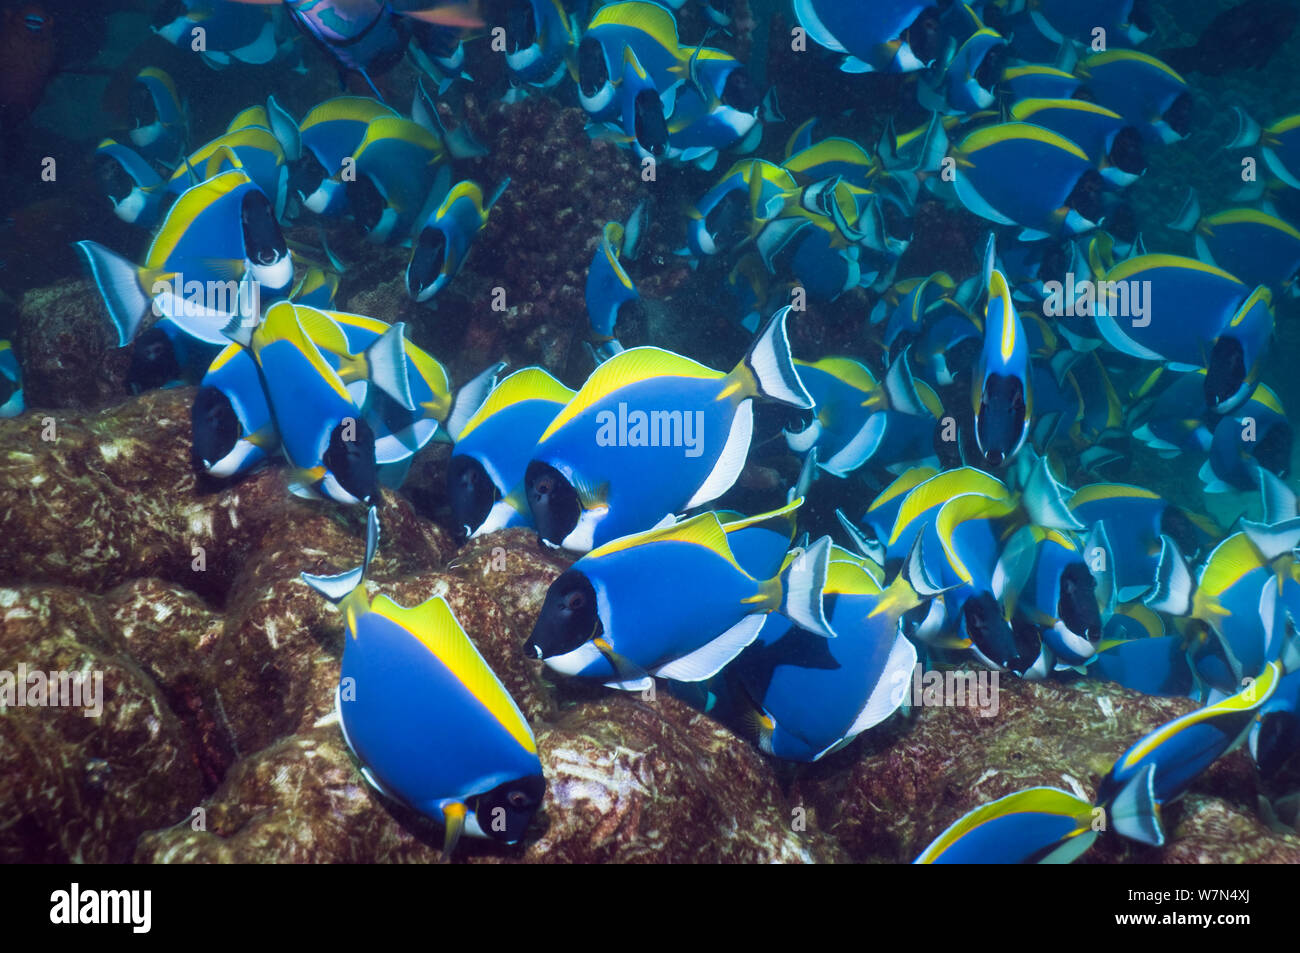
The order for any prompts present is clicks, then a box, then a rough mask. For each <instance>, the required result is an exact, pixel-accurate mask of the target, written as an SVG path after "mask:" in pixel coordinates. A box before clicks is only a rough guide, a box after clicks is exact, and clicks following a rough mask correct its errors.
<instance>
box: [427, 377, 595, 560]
mask: <svg viewBox="0 0 1300 953" xmlns="http://www.w3.org/2000/svg"><path fill="white" fill-rule="evenodd" d="M574 394H575V391H572V390H570V389H569V388H567V387H565V386H564V385H563V384H561V383H560V382H559V381H557V380H556V379H555V378H554V377H552V376H551V375H550V374H548V373H546V371H544V370H542V369H541V368H540V367H528V368H524V369H523V370H521V371H516V372H515V373H513V374H511V375H510V376H509V377H507V378H505V379H504V380H502V381H501V382H500V383H499V384H497V386H496V387H495V388H494V389H493V390H492V392H491V393H490V394H489V395H488V397H487V399H486V400H485V401H484V403H483V404H482V406H480V407H478V408H477V409H476V410H475V411H474V413H473V415H472V416H471V417H470V418H469V420H468V421H467V422H466V424H465V426H464V427H463V428H462V429H461V430H460V432H459V433H456V434H453V436H454V437H455V440H456V445H455V449H454V451H453V453H452V463H451V464H450V466H451V469H452V470H453V471H455V470H456V469H457V468H458V467H459V466H461V464H460V463H458V459H459V458H465V459H466V460H472V461H475V462H476V463H477V464H478V466H480V467H482V469H483V471H484V474H485V475H486V477H487V478H488V479H489V480H490V482H491V488H492V490H493V491H495V492H494V494H493V499H492V500H491V502H492V503H495V501H496V499H499V498H501V497H505V496H506V495H507V494H509V493H510V492H511V491H512V490H514V489H515V488H516V487H518V486H520V485H522V483H523V481H524V473H525V471H526V470H527V469H528V461H529V460H530V459H531V458H532V455H533V450H534V448H535V447H536V445H537V441H538V438H540V437H541V435H542V434H543V433H544V432H545V431H546V428H547V427H549V426H550V424H551V421H552V420H554V419H555V416H556V415H557V414H558V413H559V412H560V411H561V410H563V409H564V405H565V404H567V403H568V402H569V401H570V400H572V399H573V397H574ZM471 479H472V478H471ZM452 496H453V511H456V509H457V507H456V505H455V503H456V500H455V496H456V493H455V490H454V489H453V492H452ZM466 509H467V510H468V509H470V507H469V506H468V504H466ZM489 509H490V507H489ZM487 515H488V514H487V512H475V513H474V515H473V516H472V517H471V516H470V515H469V513H462V514H461V515H459V516H458V517H457V519H458V521H459V522H463V523H464V525H466V526H467V527H468V528H469V530H470V532H469V533H468V534H467V535H473V533H474V531H476V530H478V528H479V527H480V526H481V525H482V522H483V520H485V519H486V518H487ZM471 524H472V525H471ZM527 525H529V516H528V512H527V507H524V508H523V511H522V512H521V511H519V510H514V509H511V510H509V513H508V514H507V517H506V518H505V519H504V520H503V521H502V523H501V525H500V526H497V527H494V528H498V529H500V528H505V527H507V526H527Z"/></svg>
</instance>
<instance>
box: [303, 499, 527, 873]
mask: <svg viewBox="0 0 1300 953" xmlns="http://www.w3.org/2000/svg"><path fill="white" fill-rule="evenodd" d="M378 536H379V530H378V520H377V518H376V516H375V511H374V509H373V508H372V509H371V511H370V516H369V520H368V531H367V541H366V561H365V563H364V564H363V565H362V566H361V567H360V568H359V569H355V570H353V571H352V572H348V573H343V574H342V575H340V576H312V575H308V574H306V573H304V574H303V578H304V580H305V581H306V582H307V583H308V584H309V585H311V586H312V587H313V588H314V589H316V590H317V591H318V592H320V593H321V594H322V595H324V596H326V598H329V599H330V600H331V601H334V602H338V603H340V604H341V608H342V609H343V615H344V619H345V623H346V631H345V635H344V647H343V662H342V665H341V666H340V671H339V687H338V692H337V694H336V703H337V707H338V714H339V722H340V724H341V726H342V730H343V737H344V740H346V741H347V744H348V747H349V748H350V749H351V750H352V751H353V753H354V754H355V755H356V756H357V759H358V760H359V761H360V762H361V764H362V772H361V773H362V776H363V777H365V779H366V780H367V781H368V782H369V783H370V784H371V785H372V786H373V787H374V788H376V789H377V790H378V791H379V792H380V793H381V794H384V795H385V796H387V797H391V798H394V799H395V800H398V801H401V802H402V803H404V804H406V805H407V806H409V807H411V808H413V809H415V810H416V811H419V812H420V813H422V814H424V815H426V816H428V817H431V818H433V819H434V820H435V821H438V822H440V823H442V824H443V825H444V826H445V828H446V836H445V839H444V851H445V852H447V853H450V852H451V850H452V849H454V847H455V845H456V841H457V840H458V838H459V836H460V834H461V832H462V830H463V831H464V832H465V833H467V834H470V835H472V836H476V837H485V838H492V839H494V840H497V841H501V842H503V843H507V844H513V843H516V842H518V841H519V840H520V839H521V838H522V837H523V835H524V833H525V831H526V830H527V827H528V824H529V822H530V821H531V820H532V816H533V814H534V813H535V812H536V810H537V808H538V806H539V805H540V803H541V801H542V797H543V794H544V792H545V786H546V784H545V780H544V778H543V776H542V766H541V762H540V760H539V759H538V756H537V743H536V741H535V739H534V738H533V733H532V729H531V728H530V727H529V725H528V722H527V720H526V719H525V718H524V716H523V713H522V712H520V710H519V706H518V705H517V704H516V703H515V700H514V699H513V698H512V697H511V696H510V693H509V692H508V691H507V690H506V688H505V686H504V685H502V684H501V680H500V679H499V678H498V677H497V675H496V673H494V672H493V671H492V669H491V668H490V667H489V666H488V664H487V662H486V661H485V660H484V659H483V656H482V655H481V654H480V653H479V651H478V650H477V648H476V647H475V646H474V644H473V642H471V641H470V639H469V637H468V636H467V635H466V634H465V630H464V629H462V628H461V626H460V623H459V622H458V621H457V620H456V617H455V615H454V614H453V613H452V611H451V608H450V607H449V606H448V605H447V603H446V601H445V600H444V599H442V598H441V597H434V598H431V599H429V600H428V601H426V602H424V603H421V604H420V605H418V606H416V607H414V608H410V609H408V608H405V607H404V606H401V605H398V604H397V603H395V602H393V601H392V600H391V599H389V598H388V597H387V596H378V597H376V598H375V599H373V600H371V599H370V598H369V596H368V595H367V594H366V591H365V574H366V571H367V569H368V567H369V563H370V560H371V558H372V556H373V554H374V551H375V548H376V546H377V544H378Z"/></svg>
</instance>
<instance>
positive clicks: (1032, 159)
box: [952, 122, 1095, 237]
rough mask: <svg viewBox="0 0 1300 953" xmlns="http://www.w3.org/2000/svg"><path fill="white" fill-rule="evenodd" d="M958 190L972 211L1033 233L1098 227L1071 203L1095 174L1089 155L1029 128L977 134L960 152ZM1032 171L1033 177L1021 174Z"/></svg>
mask: <svg viewBox="0 0 1300 953" xmlns="http://www.w3.org/2000/svg"><path fill="white" fill-rule="evenodd" d="M952 158H953V159H954V160H955V161H956V163H957V167H958V168H957V171H956V180H955V182H954V186H955V189H956V194H957V197H958V198H959V199H960V200H961V203H962V204H963V205H964V206H965V207H966V208H967V209H968V210H969V211H971V212H973V213H974V214H976V215H979V216H980V217H981V218H986V219H988V220H989V221H992V222H996V223H998V224H1000V225H1020V226H1022V227H1023V228H1024V229H1026V230H1028V232H1029V234H1031V235H1034V236H1038V237H1042V236H1047V235H1056V234H1065V235H1074V234H1079V233H1081V232H1086V231H1089V230H1091V229H1092V228H1093V227H1095V223H1094V222H1092V221H1090V220H1088V219H1087V218H1086V217H1085V216H1083V215H1081V214H1080V213H1079V212H1078V211H1076V210H1075V209H1073V208H1070V207H1068V205H1067V200H1068V199H1069V198H1070V196H1071V194H1072V193H1073V192H1074V189H1075V186H1076V185H1077V184H1078V183H1079V180H1080V179H1081V178H1082V177H1083V175H1084V173H1086V172H1088V171H1089V170H1091V169H1092V162H1091V160H1090V159H1089V158H1088V155H1087V153H1085V152H1084V151H1083V150H1082V149H1080V148H1079V147H1078V146H1077V145H1075V144H1074V143H1073V142H1071V141H1070V140H1069V139H1066V138H1064V137H1063V136H1060V135H1057V134H1056V133H1054V132H1051V131H1049V130H1047V129H1043V128H1042V127H1040V126H1035V125H1032V124H1030V123H1017V122H1011V123H1000V124H998V125H995V126H986V127H984V128H982V129H977V130H976V131H975V132H972V133H971V134H970V135H968V136H967V137H966V138H965V139H963V140H962V141H961V143H960V144H959V145H957V146H956V147H955V150H954V152H953V155H952ZM1026 168H1032V169H1034V170H1035V175H1034V176H1033V177H1032V178H1029V177H1025V176H1023V175H1017V174H1016V170H1018V169H1026Z"/></svg>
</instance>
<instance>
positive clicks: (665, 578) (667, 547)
mask: <svg viewBox="0 0 1300 953" xmlns="http://www.w3.org/2000/svg"><path fill="white" fill-rule="evenodd" d="M624 353H626V352H624ZM726 535H727V534H726V531H725V529H724V528H723V525H722V524H721V523H720V522H719V519H718V516H717V515H716V514H714V513H703V514H701V515H700V516H697V517H694V518H692V519H689V520H686V521H684V522H681V523H675V524H672V525H666V526H663V527H660V528H658V529H654V530H650V531H647V532H644V533H638V534H634V535H632V536H627V537H624V538H621V539H617V540H614V541H613V542H611V543H607V544H606V545H604V546H602V547H599V548H597V549H595V550H592V551H591V552H590V553H588V554H586V555H585V556H583V557H582V558H580V559H579V560H578V561H577V562H575V563H574V564H573V566H572V567H571V569H570V570H569V571H568V572H566V573H565V574H564V575H563V576H561V577H560V578H559V579H557V580H556V581H555V583H553V584H552V586H551V589H550V590H549V592H548V594H547V601H546V604H545V605H544V606H543V609H542V614H541V616H540V617H539V619H538V622H537V624H536V626H535V627H534V629H533V634H532V637H531V638H530V639H529V642H528V644H527V645H526V646H525V651H526V652H528V653H529V654H532V655H535V656H536V657H538V658H541V659H543V660H544V661H546V663H547V665H548V666H549V667H551V668H553V669H555V670H556V671H559V672H561V673H563V674H567V675H573V676H577V677H581V678H588V679H597V680H600V681H603V682H606V683H608V684H613V685H615V686H617V687H625V688H631V687H638V688H639V687H641V686H642V685H643V684H645V678H646V677H647V675H651V674H653V675H659V676H662V677H664V678H673V679H676V680H679V681H702V680H704V679H706V678H711V677H713V676H714V675H716V674H717V672H718V671H720V670H721V668H722V667H723V666H724V665H725V664H726V663H727V662H730V661H731V660H732V659H734V658H735V657H736V656H737V655H739V654H740V652H741V650H743V649H744V647H745V646H746V645H748V644H749V643H751V642H752V641H753V640H754V638H755V636H756V635H757V633H758V630H759V628H760V627H761V626H762V625H763V623H764V621H765V617H766V615H767V613H769V612H771V611H773V610H776V609H778V608H780V607H781V606H782V605H783V601H784V599H785V598H786V596H785V593H784V588H785V583H783V581H782V580H783V578H784V575H783V576H782V577H773V578H769V579H755V578H754V577H753V576H751V575H750V574H749V573H747V572H746V571H745V570H744V569H743V568H742V567H741V565H740V564H739V563H738V562H737V561H736V559H735V556H734V555H733V554H732V552H731V548H730V545H729V543H728V542H727V538H726ZM828 558H829V548H826V549H825V550H823V551H822V552H821V553H820V556H819V557H813V556H811V555H810V556H809V559H810V560H813V561H816V560H818V559H819V560H820V562H821V563H822V567H823V568H822V573H824V566H825V563H826V561H827V559H828ZM798 562H799V561H798V560H796V563H798ZM814 575H817V576H818V578H824V575H822V574H818V573H814ZM648 576H650V577H654V578H656V579H658V580H659V581H660V582H661V584H662V585H663V586H664V587H666V588H665V590H664V591H669V592H672V593H673V594H674V595H673V598H671V599H667V600H666V599H664V598H663V592H662V591H660V592H654V591H651V590H650V589H647V587H646V586H645V585H644V582H645V579H646V578H647V577H648ZM575 594H578V595H581V600H580V605H581V608H582V610H583V613H584V614H583V615H582V616H581V619H580V620H579V621H577V622H572V621H570V618H571V616H570V612H571V609H570V608H569V607H570V606H571V605H572V603H571V600H572V599H573V598H574V595H575ZM813 598H814V599H816V600H817V601H818V604H819V608H818V610H817V611H818V614H820V598H821V597H820V587H819V586H818V588H817V591H816V592H815V593H813ZM588 620H590V621H588ZM596 623H598V625H599V627H598V628H597V627H596ZM822 631H826V629H825V628H823V630H822ZM593 632H596V633H598V634H596V635H595V636H594V637H593Z"/></svg>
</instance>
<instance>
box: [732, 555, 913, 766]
mask: <svg viewBox="0 0 1300 953" xmlns="http://www.w3.org/2000/svg"><path fill="white" fill-rule="evenodd" d="M825 592H826V596H827V600H828V605H829V606H830V608H829V609H828V618H829V619H830V621H831V625H832V627H833V628H834V629H835V633H836V638H834V639H826V638H823V637H821V636H820V635H817V634H814V633H811V632H807V631H805V630H803V629H800V628H799V627H798V626H796V625H794V624H793V623H792V622H790V620H789V619H786V618H785V617H784V616H782V615H779V614H777V613H773V614H772V615H770V616H769V617H768V620H767V622H766V623H765V624H764V625H763V628H762V629H761V630H759V633H758V637H757V638H756V639H755V640H754V642H753V644H751V645H750V646H749V647H748V648H747V649H745V651H744V652H743V653H741V655H740V656H739V657H738V658H737V659H736V660H735V661H734V662H732V663H731V665H729V666H728V667H727V669H726V674H727V676H728V677H732V678H735V679H737V680H738V681H739V682H740V684H741V685H743V686H744V689H745V692H746V693H747V694H748V696H749V697H750V698H751V699H753V701H754V702H755V703H756V704H757V705H758V707H759V708H760V709H761V711H762V713H763V716H764V717H765V718H766V720H767V722H768V724H764V725H762V727H761V729H760V733H759V744H760V746H761V747H762V749H763V750H764V751H767V752H768V753H769V754H773V755H775V756H776V757H778V758H782V759H784V760H788V761H805V762H806V761H816V760H818V759H819V758H821V757H822V756H823V755H825V754H827V753H828V752H830V751H834V750H837V749H839V748H841V747H843V746H844V745H846V744H848V743H849V742H850V741H852V740H853V739H854V738H855V737H856V736H857V735H858V734H860V733H861V732H863V731H865V730H867V729H868V728H870V727H872V726H874V725H876V724H879V723H880V722H881V721H884V720H885V719H886V718H888V717H889V716H890V715H891V714H893V713H894V712H895V711H896V710H897V709H898V708H899V706H900V705H901V704H902V702H903V698H904V695H905V692H906V688H907V685H908V682H909V680H910V679H911V677H912V670H913V668H914V667H915V665H916V649H915V648H914V647H913V646H912V644H911V643H910V642H908V640H907V639H906V638H904V637H903V636H902V635H901V634H900V633H899V632H898V618H897V615H895V614H891V613H889V612H881V613H875V612H874V610H875V609H876V608H877V606H879V605H880V603H881V602H882V597H883V595H884V593H883V592H882V590H881V587H880V585H879V584H878V583H877V582H876V580H875V579H874V578H873V577H872V576H871V575H870V572H869V571H868V570H867V569H866V568H865V567H864V566H863V565H862V564H861V562H860V561H858V560H854V559H853V558H852V557H850V556H849V555H848V554H847V553H845V552H844V551H842V550H838V551H836V558H835V559H834V560H833V561H832V562H831V569H830V575H829V577H828V579H827V584H826V589H825ZM873 613H874V614H873Z"/></svg>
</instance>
